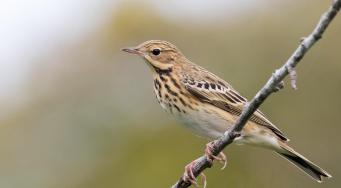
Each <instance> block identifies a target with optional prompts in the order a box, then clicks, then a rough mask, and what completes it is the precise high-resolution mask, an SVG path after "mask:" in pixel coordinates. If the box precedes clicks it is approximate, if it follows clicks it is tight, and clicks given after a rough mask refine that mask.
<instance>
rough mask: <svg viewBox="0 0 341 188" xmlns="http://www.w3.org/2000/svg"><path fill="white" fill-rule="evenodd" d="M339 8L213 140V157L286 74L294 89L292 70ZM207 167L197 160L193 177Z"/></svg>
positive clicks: (179, 186)
mask: <svg viewBox="0 0 341 188" xmlns="http://www.w3.org/2000/svg"><path fill="white" fill-rule="evenodd" d="M340 7H341V0H334V1H333V3H332V5H331V7H330V8H329V9H328V10H327V11H326V12H325V13H324V14H323V15H322V17H321V18H320V20H319V22H318V24H317V25H316V27H315V29H314V30H313V32H312V33H311V34H310V35H309V36H308V37H305V38H302V40H301V42H300V45H299V46H298V48H297V49H296V50H295V52H294V53H293V54H292V55H291V57H290V58H289V59H288V60H287V62H286V63H285V64H284V65H283V66H282V67H281V68H279V69H277V70H276V71H275V73H274V74H273V75H272V76H271V77H270V79H269V80H268V81H267V83H266V84H265V85H264V86H263V88H262V89H261V90H260V91H258V93H257V94H256V95H255V97H254V98H253V99H252V100H251V101H250V102H249V103H247V104H246V105H245V106H244V109H243V112H242V114H241V115H240V117H239V118H238V120H237V121H236V123H235V124H234V126H233V127H232V128H231V129H230V130H227V131H226V132H225V133H224V135H223V136H222V137H221V138H219V139H218V140H215V142H214V144H213V145H212V146H213V148H212V153H213V155H218V154H219V153H220V152H221V151H222V150H223V149H224V148H225V147H226V146H227V145H229V144H231V143H232V142H233V140H234V139H235V138H236V137H237V136H238V135H239V132H240V131H241V130H242V129H243V127H244V125H245V124H246V122H247V121H248V120H249V118H250V117H251V116H252V114H253V113H254V112H255V111H256V110H257V108H258V107H259V106H260V105H261V104H262V103H263V102H264V101H265V99H266V98H267V97H268V96H269V95H270V94H272V93H273V92H275V91H277V90H278V86H279V84H280V83H281V82H282V80H283V79H284V78H285V77H286V76H287V75H288V74H290V75H291V76H290V79H291V85H292V87H293V88H296V72H295V69H294V68H295V67H296V65H297V64H298V63H299V62H300V60H301V59H302V58H303V56H304V55H305V53H306V52H307V51H308V50H309V49H310V48H311V47H312V46H313V45H314V44H315V43H316V42H317V41H318V40H319V39H320V38H321V37H322V34H323V33H324V31H325V30H326V28H327V27H328V25H329V24H330V22H331V21H332V20H333V18H334V17H335V15H336V14H337V13H338V11H339V10H340ZM209 167H211V162H210V161H209V160H208V159H207V157H206V156H205V155H203V156H201V157H200V158H198V159H197V163H196V164H195V166H194V168H193V173H194V175H195V177H197V176H198V175H199V174H200V173H201V172H203V171H204V170H205V169H206V168H209ZM190 185H191V183H190V182H185V181H184V178H183V177H181V178H180V179H179V181H178V182H176V184H174V185H173V186H172V188H186V187H189V186H190Z"/></svg>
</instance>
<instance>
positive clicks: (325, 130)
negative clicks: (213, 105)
mask: <svg viewBox="0 0 341 188" xmlns="http://www.w3.org/2000/svg"><path fill="white" fill-rule="evenodd" d="M330 2H331V1H318V0H313V1H312V0H301V1H294V0H290V1H272V0H243V1H232V0H230V1H219V0H212V1H203V0H198V1H196V0H188V1H181V0H178V1H156V0H150V1H123V0H122V1H109V0H97V1H90V0H82V1H81V0H72V1H43V0H30V1H20V0H15V1H9V0H5V1H1V2H0V7H1V8H0V12H1V13H0V27H1V31H0V40H1V41H0V43H1V44H0V52H1V53H0V89H1V93H0V187H2V188H24V187H25V188H60V187H63V188H93V187H99V188H109V187H129V188H130V187H141V188H144V187H146V188H147V187H170V186H171V185H172V184H173V183H175V181H176V180H177V179H178V178H179V176H180V175H181V174H182V173H183V169H184V166H185V165H186V164H187V163H188V162H190V161H191V160H193V159H194V158H196V157H198V156H200V155H202V154H203V149H204V145H205V143H206V142H207V140H204V139H201V138H198V137H196V136H194V135H192V134H191V133H190V132H189V131H187V130H186V129H184V128H183V127H181V126H178V123H177V122H176V121H175V120H174V119H172V118H171V117H169V116H168V114H166V113H164V112H163V111H162V110H161V108H160V107H159V105H158V104H157V102H156V100H155V97H154V94H153V91H152V80H151V75H150V71H149V70H148V67H147V66H146V65H145V63H144V62H143V61H142V60H141V59H139V58H137V57H134V56H131V55H127V54H124V53H123V52H121V51H120V49H121V48H122V47H126V46H134V45H137V44H139V43H141V42H143V41H146V40H150V39H163V40H168V41H170V42H172V43H174V44H176V45H177V46H178V47H179V48H180V49H181V50H182V52H183V53H184V54H186V56H187V57H188V58H189V59H191V60H192V61H193V62H196V63H197V64H199V65H201V66H203V67H206V68H207V69H209V70H211V71H212V72H214V73H216V74H217V75H219V76H220V77H222V78H224V79H225V80H228V81H229V82H230V83H231V84H232V85H234V87H235V88H236V89H238V90H239V91H240V92H241V93H242V94H243V95H244V96H245V97H247V98H249V99H250V98H251V97H252V96H253V95H254V94H255V93H256V92H257V91H258V90H259V89H260V87H261V86H262V85H263V84H264V83H265V81H266V80H267V79H268V77H269V76H270V75H271V73H272V72H273V71H274V69H276V68H278V67H279V66H281V65H282V64H283V63H284V62H285V61H286V60H287V58H288V57H289V56H290V55H291V53H292V52H293V51H294V49H295V48H296V47H297V45H298V43H299V39H300V38H301V37H303V36H306V35H308V34H309V33H310V32H311V31H312V29H313V27H314V26H315V24H316V23H317V20H318V19H319V18H320V15H321V14H322V12H324V11H325V10H326V9H327V8H328V7H329V5H330ZM340 23H341V15H338V16H337V17H336V19H335V20H334V21H333V22H332V24H331V25H330V27H329V28H328V29H327V32H326V33H325V35H324V36H323V38H322V40H321V41H320V42H319V43H317V45H315V46H314V47H313V48H312V49H311V51H309V53H308V54H307V55H306V57H305V58H304V59H303V62H302V64H301V65H300V66H299V67H298V69H297V72H298V87H299V90H298V91H293V90H292V89H291V88H290V86H289V84H286V88H285V89H284V90H282V91H281V92H279V93H276V94H274V95H273V96H271V97H270V98H269V99H268V100H267V101H266V102H265V103H264V105H263V106H262V111H263V112H264V113H265V114H267V115H268V117H270V119H271V120H272V121H273V123H275V124H276V125H277V126H278V127H280V129H281V130H283V131H284V132H285V133H286V135H287V136H288V137H289V138H290V139H291V142H290V143H291V145H292V146H293V147H294V148H295V149H296V150H297V151H299V152H300V153H302V154H303V155H305V156H306V157H307V158H309V159H310V160H312V161H314V162H315V163H317V164H318V165H320V166H321V167H323V168H325V169H326V170H327V171H329V172H330V173H331V174H332V175H333V176H334V178H332V179H330V180H327V181H325V182H324V183H323V184H318V183H316V182H315V181H313V180H311V179H309V178H308V177H307V176H306V175H305V174H303V173H302V172H301V171H299V170H298V169H296V168H295V167H294V166H292V165H291V164H289V163H288V162H287V161H286V160H284V159H282V158H280V157H278V156H277V155H275V154H274V153H272V152H270V151H266V150H262V149H258V148H253V147H249V146H234V145H231V146H229V147H228V148H226V149H225V153H226V154H227V155H228V160H229V163H228V166H227V168H226V169H225V170H224V171H221V170H219V167H220V166H219V165H218V164H217V165H215V166H214V167H213V168H212V169H209V170H207V171H206V175H207V177H208V187H209V188H213V187H238V188H239V187H240V188H243V187H265V188H266V187H335V188H336V187H340V186H341V180H340V175H341V165H340V159H341V151H340V146H339V143H340V135H339V133H340V131H341V128H340V123H339V121H340V120H339V116H340V113H341V110H340V106H341V100H340V92H341V53H340V48H341V43H340V33H341V24H340Z"/></svg>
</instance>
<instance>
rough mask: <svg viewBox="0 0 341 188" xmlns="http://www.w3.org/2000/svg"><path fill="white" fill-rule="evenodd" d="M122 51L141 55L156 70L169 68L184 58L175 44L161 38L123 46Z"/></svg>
mask: <svg viewBox="0 0 341 188" xmlns="http://www.w3.org/2000/svg"><path fill="white" fill-rule="evenodd" d="M122 51H124V52H128V53H131V54H136V55H139V56H141V57H142V58H143V59H144V60H145V61H146V62H147V64H149V65H150V66H151V68H152V69H154V70H156V71H160V70H161V71H165V70H170V69H172V67H173V66H174V65H176V64H177V63H180V62H182V60H183V58H184V56H183V55H182V53H181V52H180V50H179V49H178V48H177V47H176V46H175V45H173V44H171V43H169V42H167V41H161V40H150V41H146V42H144V43H142V44H140V45H138V46H136V47H130V48H123V49H122Z"/></svg>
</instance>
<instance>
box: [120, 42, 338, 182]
mask: <svg viewBox="0 0 341 188" xmlns="http://www.w3.org/2000/svg"><path fill="white" fill-rule="evenodd" d="M122 51H124V52H128V53H130V54H135V55H138V56H140V57H141V58H142V59H143V60H144V61H145V62H146V64H147V65H148V66H149V68H150V70H151V72H152V77H153V81H154V84H153V85H154V93H155V95H156V98H157V101H158V103H159V104H160V105H161V107H162V108H163V109H164V110H165V111H166V112H168V113H169V114H171V115H173V116H174V117H175V118H176V119H177V120H179V121H180V122H181V123H182V124H183V125H185V127H187V128H189V129H190V130H192V131H193V132H194V134H196V135H198V136H201V137H204V138H207V139H209V140H214V139H217V138H219V137H221V136H222V135H223V134H224V132H225V131H226V130H228V129H229V128H231V127H232V126H233V124H234V123H235V122H236V120H237V118H238V116H239V115H240V114H241V112H242V109H243V107H244V105H245V104H246V103H247V99H246V98H244V97H243V96H242V95H241V94H240V93H239V92H238V91H237V90H235V89H234V88H233V87H232V86H231V85H230V84H229V83H228V82H226V81H225V80H223V79H221V78H219V77H218V76H216V75H215V74H213V73H211V72H210V71H208V70H206V69H205V68H203V67H201V66H199V65H197V64H195V63H193V62H191V61H190V60H189V59H187V58H186V57H185V55H184V54H183V53H182V52H181V51H180V50H179V49H178V48H177V47H176V46H175V45H173V44H172V43H170V42H167V41H163V40H149V41H146V42H143V43H141V44H140V45H138V46H136V47H128V48H123V49H122ZM288 141H289V139H288V138H287V137H286V136H285V135H284V133H283V132H282V131H281V130H280V129H279V128H277V127H276V126H275V125H274V124H273V123H271V122H270V120H269V119H268V118H267V117H266V116H265V114H264V113H262V112H261V111H260V110H256V111H255V112H254V114H253V115H252V116H251V118H250V119H249V120H248V122H247V123H246V125H245V126H244V128H243V129H242V131H241V132H240V135H239V136H238V137H237V138H236V139H235V140H234V141H233V143H236V144H238V145H242V144H246V145H252V146H258V147H262V148H266V149H269V150H272V151H274V152H276V153H277V154H279V155H280V156H282V157H284V158H285V159H287V160H288V161H290V162H291V163H292V164H294V165H295V166H296V167H298V168H299V169H301V170H302V171H303V172H305V173H306V174H307V175H309V176H310V177H311V178H312V179H314V180H316V181H317V182H322V178H323V177H325V178H330V177H332V176H331V175H330V174H329V173H328V172H326V171H325V170H323V169H322V168H320V167H319V166H317V165H316V164H314V163H313V162H311V161H310V160H308V159H307V158H306V157H304V156H303V155H301V154H299V153H298V152H296V151H295V150H294V149H292V148H291V147H290V146H289V145H288ZM211 143H212V142H211ZM211 143H209V144H207V145H206V149H205V153H206V155H207V157H208V158H209V159H212V160H213V159H218V160H220V161H223V162H224V163H225V165H226V156H225V155H224V154H223V153H220V154H219V155H218V156H213V155H212V153H211V149H212V148H211V146H212V145H211ZM194 163H195V161H193V162H192V163H190V164H189V165H187V166H186V167H185V176H184V177H185V181H188V182H191V183H192V184H196V179H195V176H194V175H193V172H192V167H193V164H194ZM225 165H224V166H225ZM205 179H206V178H205ZM205 183H206V180H205Z"/></svg>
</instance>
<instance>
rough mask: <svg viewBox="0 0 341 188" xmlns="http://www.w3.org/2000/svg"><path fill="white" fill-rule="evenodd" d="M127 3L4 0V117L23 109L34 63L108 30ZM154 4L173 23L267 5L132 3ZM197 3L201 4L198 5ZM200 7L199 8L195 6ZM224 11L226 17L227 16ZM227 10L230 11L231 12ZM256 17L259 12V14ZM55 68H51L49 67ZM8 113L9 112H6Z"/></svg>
mask: <svg viewBox="0 0 341 188" xmlns="http://www.w3.org/2000/svg"><path fill="white" fill-rule="evenodd" d="M122 2H124V3H127V2H128V1H123V0H116V1H113V0H96V1H92V0H60V1H53V0H1V1H0V89H1V92H0V104H1V106H2V108H0V111H1V110H2V111H4V109H5V111H10V110H11V108H15V106H16V105H15V104H16V103H21V102H22V100H24V99H22V98H19V97H18V96H17V95H16V93H20V92H21V91H22V89H25V86H24V85H23V83H24V82H23V81H25V79H26V78H27V77H26V76H27V74H28V73H29V71H30V67H32V66H34V63H35V62H34V59H36V58H37V57H39V56H43V55H44V54H46V53H48V52H49V51H53V49H58V48H59V47H61V46H63V45H69V44H72V43H73V42H76V41H78V40H81V39H82V38H83V37H84V36H86V34H87V33H89V32H91V31H93V30H95V29H96V26H99V25H100V24H103V23H104V22H105V20H106V18H107V16H109V15H112V14H113V12H114V11H115V9H116V8H117V7H119V6H117V5H119V4H120V3H122ZM129 2H130V3H133V4H138V3H144V4H145V3H148V4H150V6H152V7H153V8H154V9H155V10H156V11H159V12H160V13H163V15H164V16H167V17H168V18H169V19H174V20H177V21H183V22H187V21H193V20H196V19H193V18H195V17H196V16H197V15H202V14H205V18H207V19H206V20H202V19H200V20H197V22H198V24H200V23H199V22H202V21H206V22H207V21H208V22H214V21H215V20H217V19H219V18H220V17H221V16H222V15H221V14H235V15H238V14H239V13H242V12H245V10H246V9H249V8H251V7H253V6H254V5H262V3H263V4H264V3H265V2H266V1H264V0H241V1H232V0H231V1H223V0H211V1H205V0H186V1H184V0H177V1H162V2H160V1H157V0H152V1H129ZM194 2H195V3H194ZM193 4H195V7H193V6H190V5H193ZM222 7H224V10H225V11H222V10H221V9H222ZM226 7H227V8H226ZM253 11H257V9H255V8H253ZM46 63H49V62H46ZM3 113H4V112H3Z"/></svg>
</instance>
